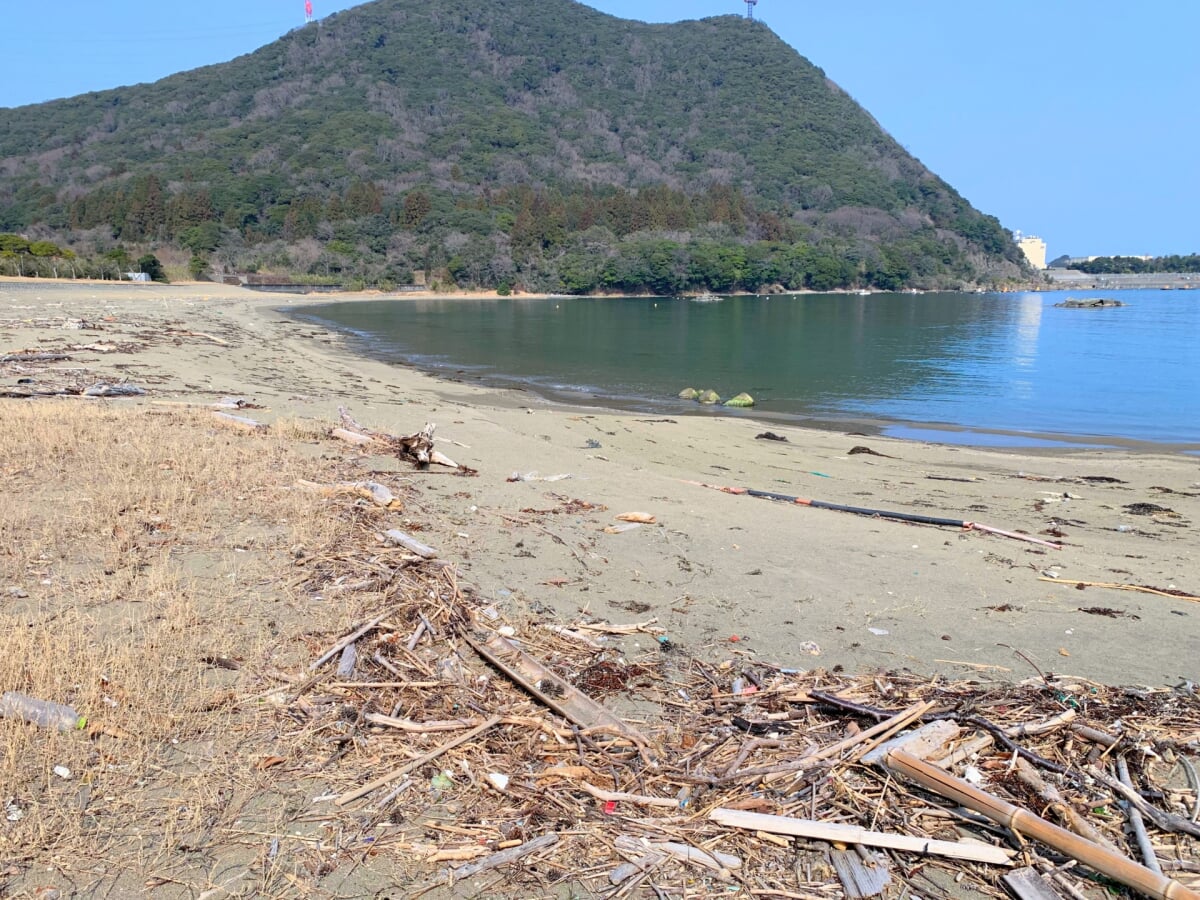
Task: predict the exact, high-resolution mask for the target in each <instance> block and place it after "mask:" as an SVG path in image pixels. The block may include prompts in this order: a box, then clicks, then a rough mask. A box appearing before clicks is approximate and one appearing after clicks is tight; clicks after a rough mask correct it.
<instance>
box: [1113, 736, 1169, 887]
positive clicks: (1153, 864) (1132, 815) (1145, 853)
mask: <svg viewBox="0 0 1200 900" xmlns="http://www.w3.org/2000/svg"><path fill="white" fill-rule="evenodd" d="M1117 776H1118V777H1119V778H1120V779H1121V784H1123V785H1125V787H1127V788H1129V789H1130V790H1133V781H1132V780H1130V778H1129V765H1128V763H1126V762H1125V757H1123V756H1118V757H1117ZM1129 827H1130V828H1131V829H1132V830H1133V834H1134V837H1135V838H1136V839H1137V844H1138V850H1140V851H1141V854H1142V860H1143V861H1144V862H1145V863H1146V868H1147V869H1150V870H1151V871H1152V872H1157V873H1158V874H1159V875H1161V874H1162V866H1160V865H1159V864H1158V854H1157V853H1155V852H1154V845H1153V844H1151V843H1150V835H1148V834H1147V833H1146V823H1145V822H1143V821H1142V811H1141V810H1140V809H1138V808H1137V807H1136V806H1134V805H1133V804H1130V806H1129Z"/></svg>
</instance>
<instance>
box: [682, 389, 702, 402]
mask: <svg viewBox="0 0 1200 900" xmlns="http://www.w3.org/2000/svg"><path fill="white" fill-rule="evenodd" d="M679 399H680V400H699V399H700V392H699V391H698V390H696V389H695V388H684V389H683V390H682V391H680V392H679Z"/></svg>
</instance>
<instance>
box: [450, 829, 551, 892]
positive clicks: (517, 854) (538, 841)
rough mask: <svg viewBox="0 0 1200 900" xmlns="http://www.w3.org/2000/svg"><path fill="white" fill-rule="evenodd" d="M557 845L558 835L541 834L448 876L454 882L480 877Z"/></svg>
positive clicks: (463, 867) (460, 868)
mask: <svg viewBox="0 0 1200 900" xmlns="http://www.w3.org/2000/svg"><path fill="white" fill-rule="evenodd" d="M557 843H558V835H557V834H556V833H555V832H553V831H552V832H550V833H549V834H543V835H542V836H541V837H536V838H534V839H533V840H532V841H529V842H528V843H526V844H521V845H520V846H519V847H509V848H508V849H507V850H501V851H500V852H499V853H493V854H492V855H491V856H489V857H487V858H486V859H481V860H479V862H473V863H468V864H467V865H465V866H459V867H458V868H457V869H454V870H453V871H452V872H451V873H450V875H451V877H452V878H453V879H454V880H455V881H461V880H462V879H464V878H472V877H474V876H475V875H480V874H482V873H484V872H487V871H489V870H491V869H496V868H499V867H500V866H507V865H508V864H509V863H514V862H516V861H517V860H519V859H524V858H525V857H526V856H529V855H530V854H531V853H537V852H538V851H539V850H546V849H548V848H550V847H553V846H554V845H555V844H557Z"/></svg>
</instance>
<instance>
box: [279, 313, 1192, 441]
mask: <svg viewBox="0 0 1200 900" xmlns="http://www.w3.org/2000/svg"><path fill="white" fill-rule="evenodd" d="M804 293H813V292H804ZM834 293H835V294H836V293H837V292H834ZM843 293H846V295H847V296H853V295H854V294H853V292H843ZM813 295H814V296H816V294H815V293H814V294H813ZM410 296H411V295H401V296H398V297H391V296H383V297H375V296H372V295H355V296H352V297H347V298H345V299H344V300H340V301H331V300H330V299H329V298H328V295H305V298H304V299H305V301H306V302H303V303H288V304H284V305H279V306H277V307H276V311H277V312H279V313H281V314H284V315H292V313H293V311H294V312H295V318H297V319H298V320H300V321H307V322H309V323H311V324H316V325H319V326H320V327H323V328H329V329H331V330H334V331H337V332H339V333H340V334H342V335H344V336H345V337H346V339H347V342H348V344H349V345H352V346H353V347H354V349H355V350H356V352H357V353H359V354H360V355H362V356H364V357H367V358H370V359H373V360H376V361H379V362H383V363H384V364H387V365H398V366H403V367H407V368H412V369H414V370H416V371H419V372H421V373H423V374H425V375H428V376H429V377H431V378H435V379H437V380H439V381H444V382H447V383H460V384H474V385H477V386H483V387H488V388H493V389H500V390H515V391H522V392H528V393H531V394H533V395H535V396H537V397H539V398H541V399H542V400H544V401H548V402H552V403H559V404H563V405H565V406H569V407H579V408H581V409H583V408H586V409H593V408H594V409H604V410H610V411H614V412H618V413H625V414H629V415H643V416H662V415H668V416H679V417H687V418H691V417H696V418H704V419H708V418H719V417H731V418H737V419H743V420H746V421H753V422H756V423H758V424H759V425H760V426H762V427H764V428H767V427H795V428H811V429H816V430H819V431H843V432H844V431H850V430H852V431H855V432H861V433H862V435H863V436H864V437H893V438H896V439H899V440H912V441H918V442H922V443H942V444H947V445H951V446H957V447H972V448H978V449H984V448H986V449H994V450H1003V449H1011V450H1017V451H1025V452H1034V451H1038V450H1058V451H1064V452H1066V451H1087V450H1126V451H1129V452H1135V453H1171V454H1179V455H1193V456H1194V455H1198V454H1200V441H1180V440H1173V441H1167V440H1152V439H1147V438H1137V437H1130V436H1127V435H1112V434H1089V433H1074V432H1066V431H1034V430H1021V429H1015V428H1006V427H989V426H986V425H967V424H962V423H958V422H946V421H936V420H911V419H890V418H886V417H882V416H871V415H867V414H853V413H846V414H844V415H836V414H830V415H828V416H820V415H809V414H806V413H799V412H796V413H792V412H778V411H776V412H773V411H770V410H768V409H765V408H763V407H754V408H751V409H743V410H738V409H728V408H725V407H723V406H720V405H718V406H715V407H704V406H701V405H698V404H695V403H691V402H688V401H680V400H676V399H675V398H672V397H669V396H666V395H664V396H662V397H658V398H653V397H632V396H626V397H622V396H613V395H604V394H601V393H598V392H595V391H591V390H585V389H582V388H579V389H571V388H569V387H563V386H561V385H554V384H546V383H544V382H541V381H537V380H532V379H527V378H522V377H520V376H515V375H506V374H504V373H496V372H491V373H487V374H482V375H479V374H472V372H471V371H470V370H469V369H464V367H463V366H462V365H461V364H458V363H455V362H453V361H447V362H445V363H443V364H434V363H431V362H429V361H427V360H423V359H421V358H419V357H414V356H412V355H409V354H404V353H400V354H399V355H397V356H393V355H392V354H390V353H388V352H384V351H382V350H380V349H378V348H377V347H375V346H374V345H373V343H372V341H371V339H370V338H369V337H368V336H367V335H365V334H361V333H359V332H356V331H355V330H354V329H351V328H347V327H344V326H341V325H339V324H338V323H337V322H334V321H331V320H328V319H323V318H320V317H317V316H311V317H310V316H307V315H306V314H305V310H306V309H307V308H311V307H314V306H332V305H336V304H337V303H339V302H346V303H359V302H384V301H391V300H393V299H394V300H400V301H403V300H406V299H409V298H410ZM729 296H730V297H733V296H751V297H752V296H755V295H753V294H751V295H732V294H731V295H729ZM778 296H787V295H778ZM797 296H799V294H797ZM820 296H828V294H823V295H820ZM412 299H425V300H450V301H453V300H457V299H462V300H469V299H524V300H539V301H541V300H560V299H572V300H586V299H599V300H604V299H612V298H609V297H573V296H567V295H555V294H544V295H543V294H538V295H521V296H520V297H513V298H499V297H491V296H490V295H489V294H488V293H487V292H475V293H471V294H463V295H458V294H454V295H449V294H428V295H420V296H418V297H412ZM972 436H974V437H975V439H974V440H972V439H970V438H971V437H972Z"/></svg>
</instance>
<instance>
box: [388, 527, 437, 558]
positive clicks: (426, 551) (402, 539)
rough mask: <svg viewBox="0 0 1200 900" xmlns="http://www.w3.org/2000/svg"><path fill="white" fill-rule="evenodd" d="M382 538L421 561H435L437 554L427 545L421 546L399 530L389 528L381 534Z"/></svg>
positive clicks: (413, 538)
mask: <svg viewBox="0 0 1200 900" xmlns="http://www.w3.org/2000/svg"><path fill="white" fill-rule="evenodd" d="M383 536H384V538H385V539H386V540H387V541H388V542H389V543H392V544H395V545H396V546H398V547H403V548H404V549H405V550H408V551H410V552H411V553H415V554H417V556H419V557H421V558H422V559H437V555H438V552H437V551H436V550H434V549H433V548H432V547H430V546H429V545H428V544H422V543H421V542H420V541H418V540H417V539H416V538H415V537H413V536H412V535H411V534H407V533H405V532H403V531H401V530H400V529H399V528H389V529H388V530H387V531H385V532H384V533H383Z"/></svg>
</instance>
